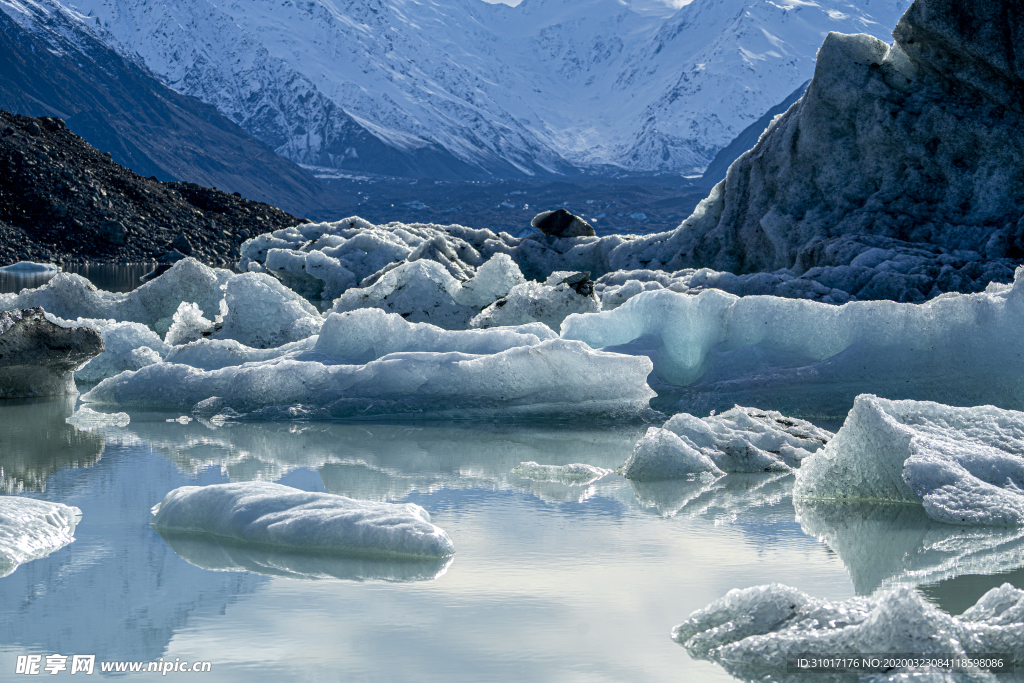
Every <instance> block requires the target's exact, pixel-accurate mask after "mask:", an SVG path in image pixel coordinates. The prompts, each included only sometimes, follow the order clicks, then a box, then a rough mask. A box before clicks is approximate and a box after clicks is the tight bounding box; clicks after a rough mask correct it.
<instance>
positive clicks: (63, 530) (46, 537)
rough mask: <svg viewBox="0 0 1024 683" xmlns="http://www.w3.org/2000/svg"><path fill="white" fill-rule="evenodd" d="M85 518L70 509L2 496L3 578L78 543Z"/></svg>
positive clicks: (0, 562)
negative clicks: (78, 529) (77, 535)
mask: <svg viewBox="0 0 1024 683" xmlns="http://www.w3.org/2000/svg"><path fill="white" fill-rule="evenodd" d="M81 516H82V511H81V510H79V509H78V508H76V507H72V506H70V505H63V504H61V503H51V502H50V501H46V500H36V499H34V498H15V497H13V496H0V578H2V577H4V576H7V575H8V574H10V573H11V572H13V571H14V570H15V569H17V568H18V565H19V564H24V563H26V562H30V561H31V560H35V559H38V558H40V557H44V556H46V555H49V554H50V553H52V552H53V551H55V550H57V549H59V548H62V547H64V546H66V545H67V544H68V543H71V542H72V541H74V540H75V525H76V524H77V523H78V519H79V518H80V517H81Z"/></svg>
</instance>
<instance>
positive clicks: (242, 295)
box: [154, 273, 323, 349]
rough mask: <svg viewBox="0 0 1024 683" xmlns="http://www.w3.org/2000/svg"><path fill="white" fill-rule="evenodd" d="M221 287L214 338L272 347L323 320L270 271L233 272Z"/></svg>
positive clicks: (299, 336) (305, 332)
mask: <svg viewBox="0 0 1024 683" xmlns="http://www.w3.org/2000/svg"><path fill="white" fill-rule="evenodd" d="M161 277H166V276H165V275H164V276H161ZM158 280H159V278H158ZM154 282H155V281H154ZM224 290H225V291H224V302H225V303H226V305H227V312H226V313H225V314H224V317H223V323H222V325H221V327H220V329H219V330H218V331H217V332H215V333H214V334H213V335H212V337H213V338H214V339H234V340H235V341H238V342H241V343H242V344H245V345H246V346H251V347H254V348H258V349H265V348H273V347H276V346H281V345H283V344H287V343H288V342H294V341H299V340H300V339H305V338H307V337H310V336H312V335H314V334H317V333H318V332H319V331H320V325H322V324H323V318H322V317H321V316H320V313H319V312H318V311H317V310H316V308H314V307H313V304H311V303H309V302H308V301H306V300H305V299H303V298H302V297H301V296H299V295H298V294H296V293H295V292H293V291H291V290H290V289H288V288H287V287H285V286H284V285H282V284H281V283H280V282H278V281H277V280H275V279H274V278H272V277H270V276H269V275H265V274H263V273H245V274H243V275H236V276H234V277H232V278H231V279H229V280H228V281H227V284H226V285H225V288H224ZM183 301H188V299H185V300H183ZM176 313H177V311H176ZM193 324H195V323H194V321H193Z"/></svg>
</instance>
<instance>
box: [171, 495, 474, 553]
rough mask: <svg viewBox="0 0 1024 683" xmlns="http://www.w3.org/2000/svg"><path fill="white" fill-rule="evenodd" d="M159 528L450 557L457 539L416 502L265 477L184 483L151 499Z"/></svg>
mask: <svg viewBox="0 0 1024 683" xmlns="http://www.w3.org/2000/svg"><path fill="white" fill-rule="evenodd" d="M152 525H153V527H154V528H156V529H158V530H161V531H164V532H177V533H195V534H207V535H209V536H213V537H219V538H224V539H229V540H233V541H238V542H244V543H252V544H256V545H261V546H273V547H281V548H288V549H291V550H300V551H308V552H329V553H339V554H349V555H369V556H374V555H376V556H407V557H447V556H448V555H451V554H453V553H454V552H455V546H454V545H453V544H452V542H451V539H450V538H448V534H446V533H445V532H444V531H443V530H442V529H440V528H438V527H436V526H434V525H433V524H431V523H430V515H429V514H428V513H427V511H426V510H424V509H423V508H422V507H420V506H419V505H415V504H413V503H404V504H396V503H378V502H374V501H365V500H354V499H352V498H346V497H344V496H337V495H334V494H331V493H310V492H306V491H300V490H299V489H294V488H292V487H290V486H282V485H281V484H270V483H266V482H247V483H237V484H214V485H210V486H182V487H181V488H177V489H175V490H173V491H171V492H170V493H168V494H167V495H166V496H164V499H163V500H162V501H160V502H159V503H158V504H157V505H155V506H153V521H152Z"/></svg>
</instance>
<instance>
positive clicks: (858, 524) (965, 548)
mask: <svg viewBox="0 0 1024 683" xmlns="http://www.w3.org/2000/svg"><path fill="white" fill-rule="evenodd" d="M794 504H795V506H796V511H797V519H798V520H799V521H800V525H801V527H802V528H803V530H804V532H805V533H807V534H810V535H812V536H816V537H817V538H818V540H820V541H822V542H823V543H825V544H826V545H828V547H829V548H831V549H832V550H834V551H835V552H836V553H837V554H838V555H839V558H840V559H841V560H842V562H843V564H844V565H845V566H846V569H847V571H848V572H849V574H850V578H851V579H852V580H853V585H854V588H855V590H856V591H857V594H858V595H870V594H871V593H873V592H875V591H877V590H879V589H886V588H895V587H897V586H919V585H923V584H939V585H938V586H936V587H934V588H932V589H931V590H930V593H929V592H928V591H926V594H930V595H934V596H935V597H936V598H937V599H938V600H939V604H940V605H941V604H942V603H943V601H945V602H947V604H948V603H949V600H950V598H949V597H948V596H949V592H950V589H951V586H950V585H949V584H947V583H946V582H948V581H949V580H950V579H954V578H955V577H964V576H967V575H980V576H991V577H992V578H991V580H990V581H991V582H993V583H989V584H988V587H989V588H992V587H995V586H999V585H1001V584H1002V583H1004V582H1005V581H1006V578H1005V576H1003V577H1002V578H1000V576H999V575H1000V574H1001V573H1005V572H1013V571H1015V570H1017V569H1019V568H1020V567H1024V529H1021V528H1008V529H1001V528H995V529H993V528H986V527H958V526H950V525H948V524H942V523H940V522H936V521H934V520H932V519H929V518H928V516H927V515H925V513H924V508H923V507H922V506H920V505H904V504H876V503H831V502H825V501H805V500H796V501H794ZM967 583H969V582H968V581H967V580H966V579H964V581H962V582H961V584H960V585H966V584H967ZM984 583H986V582H985V581H982V582H981V584H984ZM981 584H979V585H981ZM983 592H984V591H982V593H983ZM980 596H981V593H978V594H977V596H976V597H975V598H974V600H972V601H971V603H970V604H974V601H975V600H977V598H978V597H980ZM965 599H966V598H965ZM957 604H959V603H957ZM968 606H969V605H968Z"/></svg>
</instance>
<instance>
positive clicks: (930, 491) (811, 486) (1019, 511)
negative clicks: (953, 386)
mask: <svg viewBox="0 0 1024 683" xmlns="http://www.w3.org/2000/svg"><path fill="white" fill-rule="evenodd" d="M794 495H795V496H797V497H801V498H813V499H826V500H829V499H831V500H878V501H897V502H913V503H918V502H920V503H923V504H924V509H925V512H926V513H927V514H928V516H929V517H932V518H933V519H936V520H938V521H940V522H945V523H948V524H966V525H974V524H984V525H1019V524H1022V523H1024V413H1020V412H1016V411H1012V410H1002V409H1000V408H995V407H993V406H979V407H974V408H956V407H951V406H945V405H941V404H939V403H932V402H927V401H909V400H904V401H890V400H887V399H883V398H878V397H876V396H872V395H862V396H858V397H857V400H856V402H855V404H854V407H853V410H851V411H850V414H849V415H848V416H847V418H846V422H845V423H843V427H842V429H840V430H839V432H838V433H837V434H836V436H835V438H834V439H833V440H832V441H831V442H829V444H828V446H826V448H825V449H824V450H823V451H822V452H821V453H819V454H817V455H815V456H814V457H812V458H808V459H807V460H806V461H805V463H804V466H803V467H802V468H801V469H800V472H799V473H798V475H797V486H796V489H795V491H794Z"/></svg>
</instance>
